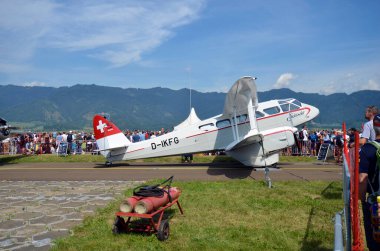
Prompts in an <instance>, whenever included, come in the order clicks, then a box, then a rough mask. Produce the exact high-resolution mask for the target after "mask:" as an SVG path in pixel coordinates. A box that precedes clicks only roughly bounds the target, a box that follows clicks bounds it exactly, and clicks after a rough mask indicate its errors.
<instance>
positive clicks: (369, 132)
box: [359, 105, 379, 146]
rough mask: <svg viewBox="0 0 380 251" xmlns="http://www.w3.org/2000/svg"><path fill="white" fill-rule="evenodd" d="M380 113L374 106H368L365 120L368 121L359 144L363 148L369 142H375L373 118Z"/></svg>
mask: <svg viewBox="0 0 380 251" xmlns="http://www.w3.org/2000/svg"><path fill="white" fill-rule="evenodd" d="M378 113H379V109H378V108H377V107H376V106H374V105H372V106H368V107H367V109H366V110H365V115H364V116H365V118H366V119H367V120H368V121H367V122H366V123H365V124H364V127H363V132H362V136H361V137H360V140H359V144H360V145H361V146H362V145H364V144H365V143H367V142H368V141H374V140H375V137H376V136H375V131H374V129H373V122H372V121H373V118H374V117H375V115H376V114H378Z"/></svg>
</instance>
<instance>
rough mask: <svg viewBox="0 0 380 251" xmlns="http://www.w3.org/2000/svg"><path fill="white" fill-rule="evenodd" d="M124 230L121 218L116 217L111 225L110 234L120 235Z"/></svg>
mask: <svg viewBox="0 0 380 251" xmlns="http://www.w3.org/2000/svg"><path fill="white" fill-rule="evenodd" d="M124 229H125V221H124V219H123V218H122V217H120V216H117V217H116V219H115V223H114V224H113V228H112V233H114V234H121V233H124Z"/></svg>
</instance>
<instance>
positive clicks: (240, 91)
mask: <svg viewBox="0 0 380 251" xmlns="http://www.w3.org/2000/svg"><path fill="white" fill-rule="evenodd" d="M250 99H252V105H253V107H254V108H257V106H258V99H257V90H256V84H255V79H254V78H252V77H242V78H240V79H239V80H238V81H236V82H235V84H234V85H233V86H232V87H231V89H230V90H229V91H228V93H227V96H226V100H225V102H224V111H223V114H225V115H229V116H233V115H234V112H237V113H238V114H241V113H244V112H246V111H247V107H248V103H249V101H250Z"/></svg>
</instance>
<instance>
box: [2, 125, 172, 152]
mask: <svg viewBox="0 0 380 251" xmlns="http://www.w3.org/2000/svg"><path fill="white" fill-rule="evenodd" d="M167 132H168V131H167V130H165V129H164V128H162V129H161V130H158V131H149V130H126V131H125V132H124V134H125V136H126V137H127V138H128V139H129V140H130V141H131V142H132V143H134V142H139V141H143V140H147V139H151V138H155V137H158V136H160V135H163V134H165V133H167ZM61 148H62V149H64V151H65V154H84V153H94V152H97V149H98V148H97V144H96V140H95V137H94V134H93V133H86V132H76V131H68V132H49V133H48V132H43V133H33V132H27V133H19V134H13V135H11V136H10V138H8V139H7V140H5V141H3V142H0V154H8V153H9V154H27V155H29V154H52V153H60V151H61Z"/></svg>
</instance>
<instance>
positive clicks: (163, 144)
mask: <svg viewBox="0 0 380 251" xmlns="http://www.w3.org/2000/svg"><path fill="white" fill-rule="evenodd" d="M178 143H179V139H178V137H174V138H168V139H164V140H161V141H160V143H159V144H157V143H151V147H152V150H156V149H157V147H159V146H160V147H167V146H171V145H172V144H178Z"/></svg>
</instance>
